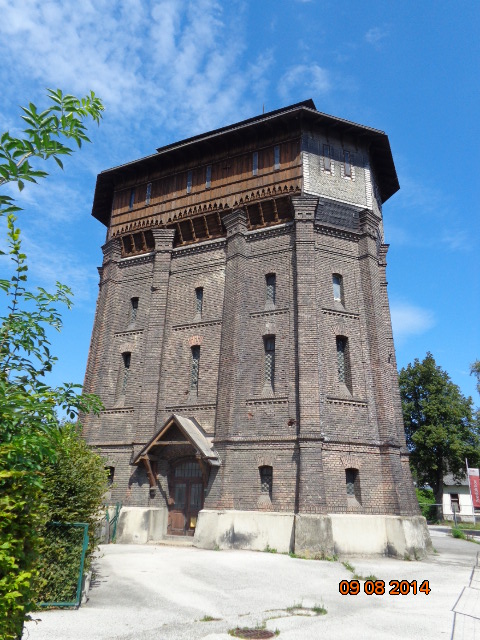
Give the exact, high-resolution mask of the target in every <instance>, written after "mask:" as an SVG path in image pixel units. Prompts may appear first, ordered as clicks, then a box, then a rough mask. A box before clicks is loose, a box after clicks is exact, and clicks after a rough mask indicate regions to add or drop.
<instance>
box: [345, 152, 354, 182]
mask: <svg viewBox="0 0 480 640" xmlns="http://www.w3.org/2000/svg"><path fill="white" fill-rule="evenodd" d="M343 170H344V176H345V177H346V178H351V177H352V165H351V161H350V152H349V151H344V152H343Z"/></svg>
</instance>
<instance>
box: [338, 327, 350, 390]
mask: <svg viewBox="0 0 480 640" xmlns="http://www.w3.org/2000/svg"><path fill="white" fill-rule="evenodd" d="M347 342H348V341H347V338H345V336H337V371H338V381H339V382H342V383H343V384H347V382H348V362H347Z"/></svg>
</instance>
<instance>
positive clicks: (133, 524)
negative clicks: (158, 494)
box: [117, 507, 167, 544]
mask: <svg viewBox="0 0 480 640" xmlns="http://www.w3.org/2000/svg"><path fill="white" fill-rule="evenodd" d="M166 530H167V509H159V508H154V507H122V509H121V511H120V516H119V519H118V526H117V542H118V543H120V544H146V543H147V542H150V541H151V540H161V539H162V538H163V537H164V536H165V533H166Z"/></svg>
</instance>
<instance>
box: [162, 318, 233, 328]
mask: <svg viewBox="0 0 480 640" xmlns="http://www.w3.org/2000/svg"><path fill="white" fill-rule="evenodd" d="M221 324H222V320H221V319H220V318H218V319H216V320H205V321H204V322H189V323H185V324H174V325H173V327H172V329H173V331H185V330H186V329H201V328H202V327H214V326H218V325H221Z"/></svg>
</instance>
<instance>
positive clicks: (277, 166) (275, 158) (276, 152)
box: [273, 144, 280, 169]
mask: <svg viewBox="0 0 480 640" xmlns="http://www.w3.org/2000/svg"><path fill="white" fill-rule="evenodd" d="M273 163H274V169H280V145H278V144H276V145H275V146H274V147H273Z"/></svg>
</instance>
